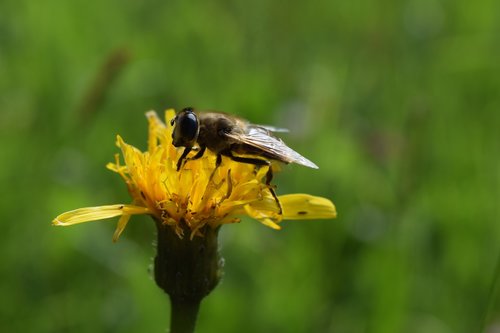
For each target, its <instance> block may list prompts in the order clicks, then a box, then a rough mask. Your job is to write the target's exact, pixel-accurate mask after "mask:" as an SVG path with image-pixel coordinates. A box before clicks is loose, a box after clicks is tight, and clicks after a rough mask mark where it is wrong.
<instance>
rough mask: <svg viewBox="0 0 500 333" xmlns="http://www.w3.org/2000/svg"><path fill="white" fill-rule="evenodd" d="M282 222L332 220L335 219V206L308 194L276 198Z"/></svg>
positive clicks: (326, 200)
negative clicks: (281, 212)
mask: <svg viewBox="0 0 500 333" xmlns="http://www.w3.org/2000/svg"><path fill="white" fill-rule="evenodd" d="M278 199H279V201H280V202H281V206H282V207H283V219H284V220H312V219H332V218H335V217H337V210H336V209H335V205H334V204H333V203H332V202H331V201H330V200H328V199H326V198H322V197H315V196H312V195H309V194H299V193H297V194H287V195H281V196H279V197H278Z"/></svg>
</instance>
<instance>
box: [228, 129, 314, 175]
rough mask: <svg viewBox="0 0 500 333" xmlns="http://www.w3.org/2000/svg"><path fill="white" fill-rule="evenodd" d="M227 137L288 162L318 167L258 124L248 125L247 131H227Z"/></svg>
mask: <svg viewBox="0 0 500 333" xmlns="http://www.w3.org/2000/svg"><path fill="white" fill-rule="evenodd" d="M226 136H227V137H229V138H231V139H234V140H236V141H237V142H241V143H244V144H247V145H249V146H252V147H255V148H257V149H259V150H262V151H263V152H266V153H268V154H269V155H273V156H276V159H277V160H281V161H283V162H286V163H297V164H300V165H303V166H306V167H309V168H313V169H318V166H317V165H316V164H314V163H313V162H311V161H309V160H308V159H307V158H305V157H304V156H302V155H300V154H299V153H297V152H296V151H295V150H293V149H292V148H290V147H288V146H287V145H286V144H285V143H284V142H283V141H281V139H279V138H276V137H274V136H272V135H270V133H269V130H268V129H267V128H265V127H261V126H257V125H248V127H247V130H246V132H245V133H233V132H231V133H227V134H226Z"/></svg>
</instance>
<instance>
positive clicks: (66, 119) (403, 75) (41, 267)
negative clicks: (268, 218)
mask: <svg viewBox="0 0 500 333" xmlns="http://www.w3.org/2000/svg"><path fill="white" fill-rule="evenodd" d="M499 12H500V3H499V2H496V1H492V0H490V1H488V0H487V1H482V2H477V3H475V2H468V1H454V2H437V1H430V0H426V1H416V0H411V1H381V2H373V3H371V2H368V1H361V2H349V1H326V0H324V1H310V2H307V1H302V2H296V3H288V2H284V1H273V2H271V1H261V0H258V1H253V2H251V3H250V2H248V3H247V2H241V1H223V2H219V3H214V2H202V1H195V2H186V1H128V2H125V1H116V0H115V1H82V0H75V1H62V0H49V1H38V2H37V1H26V0H24V1H20V0H3V1H2V2H1V3H0V73H1V75H0V156H1V158H2V159H1V160H2V163H1V164H0V180H1V184H2V185H3V190H2V200H1V201H0V211H1V214H2V216H1V223H2V225H1V226H2V232H1V233H0V244H1V245H0V251H1V253H2V255H1V258H2V264H1V265H0V276H1V283H0V295H2V296H1V298H0V330H1V331H2V332H155V331H156V332H161V331H164V329H165V328H166V327H167V326H168V321H169V318H168V307H169V304H168V300H167V299H166V297H165V296H164V295H163V294H162V292H161V291H160V289H159V288H157V287H156V285H155V284H154V282H153V281H152V279H151V274H150V272H149V271H148V267H149V266H150V264H151V257H152V256H153V255H154V249H153V247H152V246H151V243H152V241H153V240H154V239H155V236H154V227H153V223H152V221H151V220H149V219H147V218H141V217H139V218H137V217H134V218H133V219H132V221H131V223H130V226H129V227H128V228H127V230H126V231H125V233H124V235H123V236H122V238H121V239H120V241H119V242H118V243H117V244H112V243H111V236H112V233H113V227H114V222H101V223H90V224H85V225H79V226H74V227H70V228H54V227H51V226H50V221H51V219H52V218H53V217H55V216H56V215H57V214H59V213H61V212H63V211H66V210H70V209H74V208H79V207H83V206H94V205H101V204H112V203H128V201H129V198H128V195H127V193H126V189H125V187H124V185H123V184H122V182H121V180H120V179H119V177H118V176H117V175H115V174H112V173H111V172H109V171H107V170H105V168H104V165H105V164H106V163H107V162H108V161H112V160H113V154H114V153H116V152H117V148H116V147H115V145H114V140H115V135H116V134H117V133H120V134H121V135H122V136H123V137H124V138H125V140H126V141H127V142H129V143H131V144H134V145H136V146H142V147H145V145H146V141H145V140H146V135H147V124H146V119H145V117H144V112H145V111H147V110H149V109H156V110H157V111H161V110H163V109H165V108H167V107H175V108H181V107H184V106H188V105H192V106H196V107H199V108H211V109H217V110H223V111H226V112H230V113H234V114H238V115H240V116H243V117H245V118H248V119H250V120H252V121H253V122H256V123H271V124H275V125H278V126H283V127H289V128H290V129H291V130H292V131H291V133H290V134H288V135H286V136H285V137H284V138H285V140H286V142H287V143H289V144H290V146H292V147H293V148H295V149H296V150H297V151H299V152H302V153H303V154H304V155H305V156H307V157H308V158H310V159H311V160H313V161H314V162H316V163H317V164H318V165H319V166H320V169H319V170H318V171H314V170H311V169H306V168H302V167H299V166H289V167H286V168H285V170H284V171H283V172H282V173H281V174H280V175H278V176H277V177H276V181H277V182H278V194H284V193H288V192H305V193H311V194H315V195H322V196H326V197H329V198H331V199H332V200H333V201H334V202H335V203H336V205H337V209H338V212H339V218H338V219H337V220H332V221H309V222H289V223H284V225H283V226H284V229H283V230H282V231H279V232H277V231H273V230H270V229H268V228H265V227H264V226H261V225H259V224H258V223H256V222H253V221H244V222H242V223H241V224H239V225H230V226H227V227H224V228H223V230H222V235H221V237H222V245H221V246H222V253H223V255H224V257H225V259H226V268H225V277H224V279H223V281H222V283H221V285H220V286H219V287H218V288H217V289H216V290H215V291H214V293H213V294H212V295H210V297H208V298H207V299H206V300H205V301H204V302H203V304H202V309H201V313H200V318H199V325H198V328H199V331H200V332H211V331H217V332H235V331H237V332H270V331H279V332H380V333H391V332H394V333H398V332H410V333H424V332H425V333H429V332H431V333H433V332H436V333H441V332H442V333H447V332H464V333H465V332H475V331H478V330H479V328H480V326H481V323H482V322H483V318H486V319H485V323H486V326H487V327H488V326H492V325H494V324H495V323H496V325H499V321H500V301H499V300H500V295H499V294H500V290H499V289H500V288H497V289H496V290H495V289H491V284H492V281H493V279H494V270H495V266H496V263H497V261H498V260H499V259H498V258H499V256H500V224H499V208H498V204H499V198H500V193H499V191H500V190H499V189H500V172H499V170H500V168H499V167H500V163H499V162H500V161H499V159H500V150H499V136H498V130H499V129H500V112H499V110H500V94H499V90H498V89H499V87H500V61H499V59H500V48H499V44H498V36H499V33H500V31H499V25H498V13H499ZM106 61H108V65H106V66H104V65H103V64H104V63H106ZM497 279H498V277H497ZM498 283H500V281H499V282H498ZM488 304H490V305H488ZM488 307H489V310H487V308H488Z"/></svg>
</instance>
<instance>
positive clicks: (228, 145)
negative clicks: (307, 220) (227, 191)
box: [170, 107, 318, 213]
mask: <svg viewBox="0 0 500 333" xmlns="http://www.w3.org/2000/svg"><path fill="white" fill-rule="evenodd" d="M170 124H171V125H172V126H174V130H173V132H172V143H173V145H174V146H175V147H184V151H183V152H182V155H181V157H180V158H179V160H178V161H177V171H179V170H180V169H181V167H182V165H183V163H185V161H186V160H187V156H188V154H189V153H190V152H191V150H193V148H194V147H195V145H197V146H198V151H197V153H196V154H195V155H194V156H193V157H191V158H189V160H196V159H198V158H201V157H202V156H203V154H204V153H205V150H206V149H209V150H210V151H212V152H213V153H214V154H216V156H217V158H216V162H215V169H217V167H219V165H220V164H221V163H222V156H225V157H228V158H230V159H232V160H233V161H236V162H241V163H248V164H253V165H256V166H269V169H268V173H267V176H266V184H267V185H268V187H269V189H270V190H271V193H272V195H273V197H274V199H275V200H276V202H277V204H278V206H279V208H280V213H281V212H282V209H281V205H280V203H279V201H278V198H277V196H276V193H275V192H274V190H273V188H272V187H271V186H270V183H271V180H272V177H273V175H272V168H271V162H272V161H278V162H282V163H285V164H289V163H296V164H300V165H303V166H306V167H309V168H313V169H318V166H317V165H316V164H314V163H313V162H311V161H310V160H308V159H307V158H305V157H304V156H302V155H300V154H299V153H297V152H296V151H295V150H293V149H291V148H290V147H288V146H287V145H286V144H285V143H284V142H283V141H282V140H281V139H279V138H277V137H275V136H274V135H273V134H272V133H275V132H286V131H287V130H285V129H282V128H276V127H272V126H267V125H255V124H251V123H250V122H248V121H247V120H245V119H242V118H238V117H235V116H232V115H229V114H226V113H222V112H198V111H195V110H194V109H193V108H191V107H187V108H184V109H182V110H181V111H180V112H179V113H178V114H177V115H176V116H175V118H173V119H172V120H171V121H170ZM242 155H243V156H242ZM212 175H213V174H212Z"/></svg>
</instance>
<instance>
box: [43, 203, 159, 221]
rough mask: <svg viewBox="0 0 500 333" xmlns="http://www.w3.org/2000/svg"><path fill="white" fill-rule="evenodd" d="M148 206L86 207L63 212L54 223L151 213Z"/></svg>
mask: <svg viewBox="0 0 500 333" xmlns="http://www.w3.org/2000/svg"><path fill="white" fill-rule="evenodd" d="M150 213H151V212H150V210H149V209H147V208H146V207H141V206H135V205H108V206H98V207H85V208H79V209H75V210H71V211H69V212H66V213H63V214H61V215H59V216H58V217H56V218H55V219H54V220H53V221H52V224H53V225H57V226H68V225H73V224H78V223H84V222H90V221H97V220H104V219H109V218H112V217H116V216H121V215H137V214H150Z"/></svg>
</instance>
